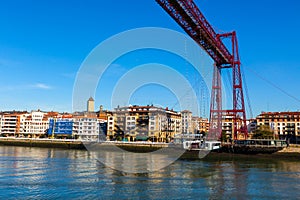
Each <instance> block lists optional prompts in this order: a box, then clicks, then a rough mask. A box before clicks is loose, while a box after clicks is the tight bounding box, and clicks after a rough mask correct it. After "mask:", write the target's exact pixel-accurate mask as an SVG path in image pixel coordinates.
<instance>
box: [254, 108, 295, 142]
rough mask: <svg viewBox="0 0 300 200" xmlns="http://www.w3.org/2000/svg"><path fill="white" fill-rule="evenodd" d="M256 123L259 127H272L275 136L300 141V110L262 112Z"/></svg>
mask: <svg viewBox="0 0 300 200" xmlns="http://www.w3.org/2000/svg"><path fill="white" fill-rule="evenodd" d="M256 123H257V126H258V127H259V126H268V127H270V129H271V130H273V131H274V137H277V138H280V139H289V140H290V142H292V143H300V112H262V113H261V114H260V115H258V116H257V117H256Z"/></svg>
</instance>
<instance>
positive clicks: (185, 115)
mask: <svg viewBox="0 0 300 200" xmlns="http://www.w3.org/2000/svg"><path fill="white" fill-rule="evenodd" d="M192 115H193V114H192V112H191V111H189V110H183V111H181V120H182V122H181V124H182V133H183V134H192V133H193V124H192ZM194 125H195V124H194Z"/></svg>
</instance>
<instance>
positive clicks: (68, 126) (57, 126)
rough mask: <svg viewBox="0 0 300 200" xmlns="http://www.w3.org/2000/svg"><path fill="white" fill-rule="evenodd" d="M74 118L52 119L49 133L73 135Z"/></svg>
mask: <svg viewBox="0 0 300 200" xmlns="http://www.w3.org/2000/svg"><path fill="white" fill-rule="evenodd" d="M72 132H73V119H50V120H49V129H48V135H52V134H55V135H72Z"/></svg>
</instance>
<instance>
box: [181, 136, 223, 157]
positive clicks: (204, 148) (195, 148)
mask: <svg viewBox="0 0 300 200" xmlns="http://www.w3.org/2000/svg"><path fill="white" fill-rule="evenodd" d="M183 148H184V149H185V150H187V151H189V152H198V157H199V158H200V159H201V158H204V157H205V156H207V154H209V152H210V151H213V150H217V149H220V148H221V142H220V141H203V140H190V141H184V142H183Z"/></svg>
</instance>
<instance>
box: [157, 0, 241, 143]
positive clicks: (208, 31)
mask: <svg viewBox="0 0 300 200" xmlns="http://www.w3.org/2000/svg"><path fill="white" fill-rule="evenodd" d="M156 2H157V3H158V4H159V5H160V6H161V7H162V8H163V9H164V10H165V11H166V12H167V13H168V14H169V15H170V16H171V17H172V18H173V19H174V20H175V21H176V22H177V23H178V24H179V25H180V26H181V27H182V28H183V29H184V30H185V32H186V33H187V34H188V35H189V36H190V37H191V38H192V39H193V40H194V41H195V42H197V43H198V44H199V45H200V46H201V47H202V48H203V49H204V50H205V51H206V52H207V53H208V55H209V56H210V57H211V58H212V59H213V60H214V61H215V68H214V76H213V85H212V92H211V105H210V106H211V107H210V133H211V134H212V135H216V136H218V137H220V136H221V132H222V115H223V113H225V112H226V113H231V115H233V116H234V117H233V130H234V139H238V135H239V134H243V136H244V138H247V126H246V112H245V104H244V95H243V87H242V76H241V70H240V66H241V62H240V58H239V52H238V43H237V37H236V33H235V32H231V33H225V34H217V33H216V32H215V30H214V29H213V28H212V26H211V25H210V24H209V23H208V21H207V20H206V18H205V17H204V15H203V14H202V13H201V12H200V10H199V9H198V7H197V6H196V4H195V3H194V1H193V0H156ZM223 38H231V43H232V49H231V51H229V50H228V48H227V47H226V46H225V44H224V43H223V41H222V39H223ZM223 68H231V69H232V74H233V76H232V77H233V109H232V110H226V111H225V110H222V87H221V70H222V69H223Z"/></svg>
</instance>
